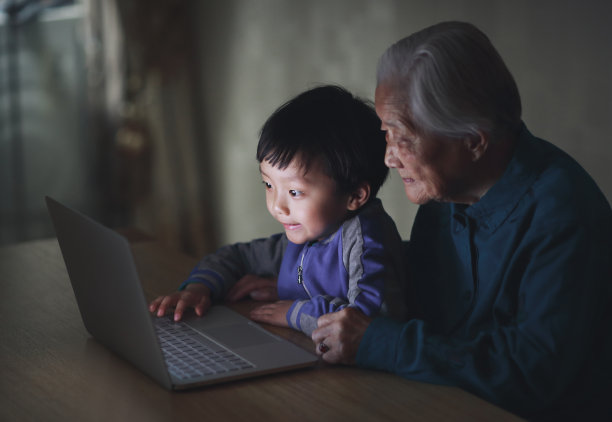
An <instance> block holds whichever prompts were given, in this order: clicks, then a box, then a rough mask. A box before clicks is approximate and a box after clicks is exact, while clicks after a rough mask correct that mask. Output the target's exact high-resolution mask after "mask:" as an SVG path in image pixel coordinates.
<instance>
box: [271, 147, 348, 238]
mask: <svg viewBox="0 0 612 422" xmlns="http://www.w3.org/2000/svg"><path fill="white" fill-rule="evenodd" d="M259 169H260V171H261V177H262V179H263V183H264V185H265V187H266V204H267V206H268V211H269V212H270V214H271V215H272V217H274V218H275V219H276V220H278V222H280V223H281V224H282V225H283V227H284V228H285V233H286V234H287V238H289V240H290V241H292V242H293V243H297V244H301V243H306V242H309V241H313V240H321V239H324V238H325V237H327V236H329V235H330V234H332V233H333V232H334V231H335V230H337V229H338V227H340V225H341V224H342V222H343V221H344V220H345V219H346V217H347V215H348V212H349V210H348V208H347V204H348V202H349V196H350V195H348V194H339V193H338V190H337V187H336V182H335V181H334V180H333V179H332V178H331V177H329V176H328V175H327V174H326V173H325V172H324V171H323V168H322V166H321V164H320V163H318V162H317V161H316V160H315V162H314V163H313V165H312V166H310V168H309V169H308V172H306V173H305V172H304V169H303V168H302V167H300V166H299V165H298V163H296V160H295V159H294V160H293V161H292V162H291V164H290V165H289V166H288V167H287V168H286V169H283V170H281V169H279V168H277V167H273V166H272V165H271V164H270V163H269V162H268V161H263V162H262V163H261V164H260V166H259Z"/></svg>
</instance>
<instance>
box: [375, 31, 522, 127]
mask: <svg viewBox="0 0 612 422" xmlns="http://www.w3.org/2000/svg"><path fill="white" fill-rule="evenodd" d="M383 83H384V84H386V85H387V84H388V85H389V86H390V87H391V88H392V89H394V90H395V91H394V95H397V96H398V97H397V98H398V99H400V101H403V102H404V106H405V107H406V110H405V112H406V113H407V116H405V117H406V118H408V119H409V121H410V122H411V123H412V124H413V125H414V130H415V131H417V132H420V133H424V134H437V135H442V136H447V137H452V138H463V137H465V136H478V134H479V132H484V133H487V134H490V135H492V137H493V139H495V138H497V137H499V136H504V135H505V134H508V133H512V132H514V131H515V130H517V128H518V127H519V125H520V123H521V99H520V96H519V92H518V88H517V86H516V83H515V81H514V78H513V77H512V75H511V73H510V71H509V70H508V68H507V67H506V65H505V64H504V62H503V60H502V58H501V56H500V55H499V53H498V52H497V50H496V49H495V48H494V47H493V45H492V44H491V42H490V41H489V39H488V38H487V36H486V35H485V34H484V33H483V32H482V31H480V30H479V29H478V28H476V27H475V26H474V25H471V24H469V23H463V22H443V23H439V24H437V25H433V26H430V27H428V28H425V29H423V30H421V31H418V32H416V33H414V34H412V35H410V36H408V37H406V38H403V39H401V40H400V41H398V42H396V43H395V44H393V45H392V46H391V47H389V48H388V49H387V51H385V53H384V54H383V55H382V57H381V58H380V60H379V62H378V69H377V85H381V84H383Z"/></svg>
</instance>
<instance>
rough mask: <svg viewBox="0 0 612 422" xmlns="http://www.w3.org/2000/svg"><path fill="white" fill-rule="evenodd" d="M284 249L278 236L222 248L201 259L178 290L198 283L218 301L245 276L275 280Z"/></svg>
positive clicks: (285, 243)
mask: <svg viewBox="0 0 612 422" xmlns="http://www.w3.org/2000/svg"><path fill="white" fill-rule="evenodd" d="M286 246H287V237H286V236H285V235H284V234H280V233H279V234H276V235H274V236H270V237H268V238H262V239H255V240H253V241H251V242H244V243H235V244H232V245H227V246H224V247H222V248H220V249H218V250H217V251H216V252H214V253H212V254H210V255H207V256H205V257H204V258H202V259H201V260H200V262H199V263H198V264H197V265H196V266H195V268H194V269H193V271H192V272H191V273H190V274H189V276H188V277H187V279H186V280H185V281H184V282H183V283H182V284H181V286H180V287H179V289H184V288H185V287H186V286H187V285H188V284H190V283H202V284H204V285H206V286H207V287H208V288H209V289H210V290H211V293H212V298H213V300H219V299H221V298H223V297H224V296H225V294H226V293H227V291H228V290H229V289H230V288H231V287H232V286H233V285H234V284H235V283H236V282H237V281H238V280H240V278H242V277H243V276H245V275H247V274H254V275H258V276H261V277H275V276H277V275H278V272H279V269H280V264H281V261H282V257H283V254H284V252H285V248H286Z"/></svg>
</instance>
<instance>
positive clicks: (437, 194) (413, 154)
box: [375, 84, 472, 204]
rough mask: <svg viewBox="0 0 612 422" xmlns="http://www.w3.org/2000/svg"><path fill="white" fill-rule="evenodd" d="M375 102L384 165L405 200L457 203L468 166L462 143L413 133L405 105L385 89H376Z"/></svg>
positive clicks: (466, 153) (459, 140)
mask: <svg viewBox="0 0 612 422" xmlns="http://www.w3.org/2000/svg"><path fill="white" fill-rule="evenodd" d="M375 103H376V113H377V114H378V117H380V120H381V121H382V126H381V129H382V130H383V131H385V132H386V139H387V150H386V153H385V164H386V165H387V167H389V168H394V169H396V170H397V172H398V173H399V175H400V177H401V178H402V181H403V182H404V189H405V191H406V196H407V197H408V199H409V200H410V201H411V202H414V203H415V204H425V203H427V202H429V201H431V200H435V201H444V202H461V198H462V197H463V194H464V193H465V192H466V191H467V188H468V186H467V183H466V180H467V176H468V174H469V170H470V167H471V165H472V159H471V155H470V154H469V151H468V150H467V148H466V145H465V143H464V142H463V141H462V140H461V139H449V138H444V137H427V138H423V137H421V136H419V135H417V134H416V133H414V132H413V131H412V130H411V129H410V127H411V125H410V124H409V123H408V121H407V119H406V116H407V113H406V111H405V110H406V108H405V107H406V106H405V105H404V103H403V102H402V101H400V100H399V98H398V97H397V96H396V95H394V93H393V90H392V89H391V88H390V87H389V86H385V85H384V84H383V85H379V86H378V87H377V88H376V95H375Z"/></svg>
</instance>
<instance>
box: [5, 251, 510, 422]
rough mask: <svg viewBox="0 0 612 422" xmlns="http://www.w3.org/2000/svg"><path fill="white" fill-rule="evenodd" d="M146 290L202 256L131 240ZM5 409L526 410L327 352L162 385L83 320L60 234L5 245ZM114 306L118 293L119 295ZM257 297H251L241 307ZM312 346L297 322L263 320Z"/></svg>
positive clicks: (367, 413)
mask: <svg viewBox="0 0 612 422" xmlns="http://www.w3.org/2000/svg"><path fill="white" fill-rule="evenodd" d="M132 250H133V254H134V258H135V260H136V263H137V266H138V270H139V273H140V277H141V280H142V283H143V289H144V291H145V295H146V296H147V298H148V299H151V298H153V297H155V296H157V295H159V294H163V293H167V292H169V291H171V290H173V289H174V288H176V286H177V285H178V283H179V282H180V281H181V280H182V279H184V278H185V277H186V275H187V274H188V273H189V271H190V270H191V269H192V267H193V265H194V264H195V262H196V259H194V258H192V257H189V256H187V255H184V254H181V253H179V252H177V251H173V250H171V249H168V248H165V247H164V246H162V245H161V244H159V243H158V242H155V241H142V242H136V243H132ZM0 289H1V290H0V297H1V298H2V302H3V304H2V306H1V307H0V317H1V321H2V323H1V324H0V351H1V353H0V420H2V421H13V420H15V421H16V420H19V421H27V420H36V421H39V420H45V421H54V420H70V421H72V420H75V421H76V420H78V421H89V420H105V421H106V420H111V421H123V420H137V421H140V420H147V421H157V420H179V418H184V419H183V420H186V419H187V418H190V419H192V420H193V418H206V419H207V420H211V421H220V420H223V421H232V420H241V421H243V420H247V419H253V420H292V421H299V420H308V421H311V420H324V421H325V420H334V421H337V420H341V419H348V420H352V421H362V420H368V421H371V420H375V421H379V420H385V421H392V420H426V421H449V420H453V421H461V420H466V421H467V420H469V421H474V420H487V421H491V420H495V421H509V420H519V419H518V418H517V417H515V416H514V415H512V414H510V413H508V412H506V411H504V410H502V409H500V408H498V407H496V406H494V405H492V404H490V403H488V402H486V401H484V400H482V399H480V398H478V397H476V396H474V395H472V394H469V393H467V392H465V391H463V390H461V389H459V388H454V387H447V386H439V385H433V384H425V383H420V382H414V381H410V380H406V379H403V378H400V377H398V376H396V375H393V374H388V373H383V372H377V371H369V370H364V369H359V368H355V367H347V366H334V365H328V364H325V363H323V362H319V363H318V364H317V365H316V366H315V367H314V368H309V369H301V370H297V371H292V372H286V373H282V374H274V375H267V376H263V377H258V378H252V379H248V380H241V381H234V382H229V383H225V384H219V385H214V386H208V387H202V388H198V389H194V390H189V391H184V392H171V391H167V390H164V389H163V388H162V387H160V386H159V385H158V384H156V383H155V382H154V381H153V380H151V379H150V378H149V377H148V376H146V375H144V374H142V373H141V372H139V371H138V370H137V369H135V368H134V367H133V366H131V365H130V364H129V363H127V362H126V361H124V360H123V359H121V358H119V357H118V356H116V355H114V354H113V353H112V352H110V351H108V350H107V349H106V348H104V347H103V346H102V345H101V344H99V343H98V342H97V341H96V340H94V339H93V338H91V337H90V336H89V334H88V333H87V331H86V330H85V328H84V327H83V324H82V321H81V318H80V315H79V311H78V308H77V305H76V302H75V299H74V295H73V293H72V289H71V287H70V282H69V280H68V275H67V272H66V268H65V266H64V262H63V259H62V257H61V253H60V250H59V246H58V244H57V240H55V239H45V240H38V241H32V242H26V243H20V244H16V245H12V246H7V247H3V248H0ZM109 306H112V304H109ZM252 306H253V304H252V303H251V302H248V301H245V302H241V303H239V304H238V305H236V306H235V308H236V309H237V310H238V311H239V312H242V313H246V312H248V310H249V309H250V308H251V307H252ZM265 327H266V328H267V329H269V330H271V331H273V332H274V333H275V334H278V335H281V336H283V337H285V338H288V339H289V340H291V341H293V342H294V343H296V344H298V345H300V346H301V347H304V348H306V349H308V350H313V347H314V346H313V343H312V341H311V340H310V339H309V338H308V337H306V336H305V335H303V334H302V333H299V332H297V331H293V330H290V329H287V328H279V327H271V326H265Z"/></svg>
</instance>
